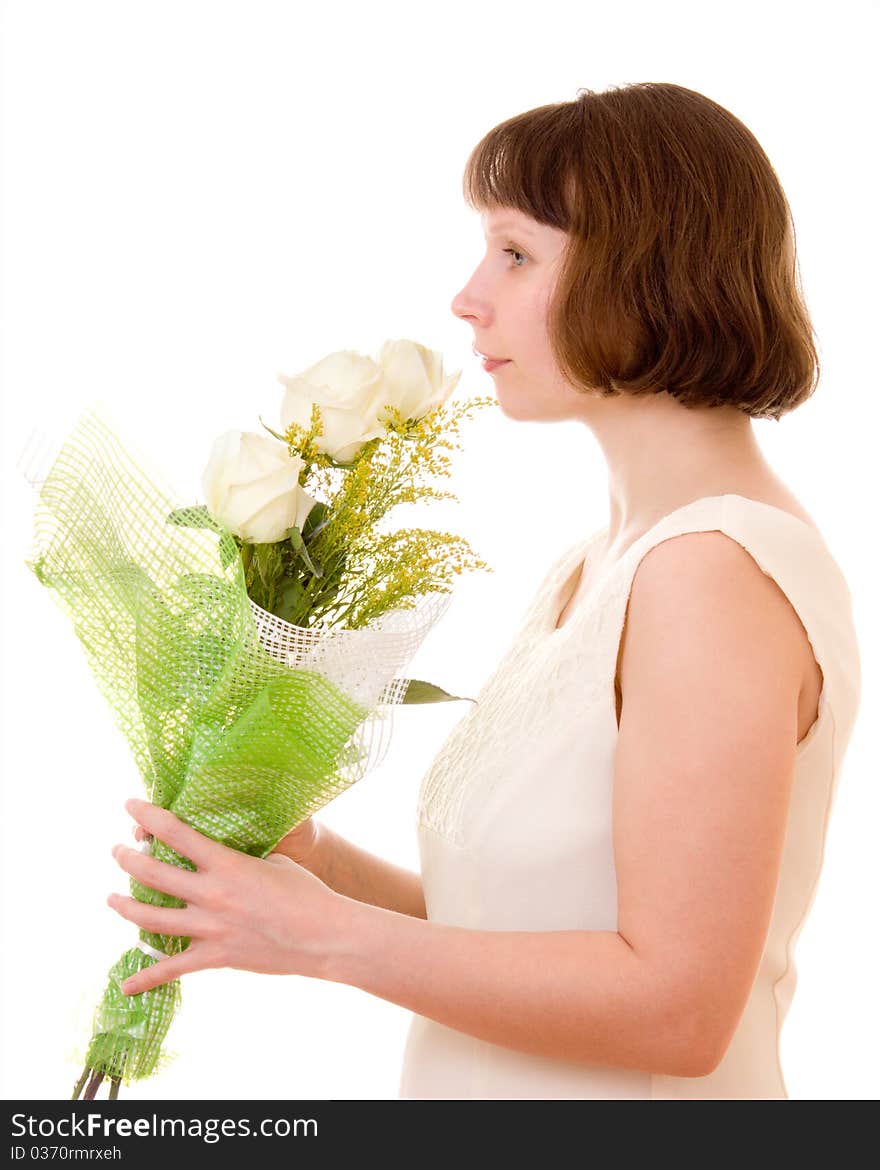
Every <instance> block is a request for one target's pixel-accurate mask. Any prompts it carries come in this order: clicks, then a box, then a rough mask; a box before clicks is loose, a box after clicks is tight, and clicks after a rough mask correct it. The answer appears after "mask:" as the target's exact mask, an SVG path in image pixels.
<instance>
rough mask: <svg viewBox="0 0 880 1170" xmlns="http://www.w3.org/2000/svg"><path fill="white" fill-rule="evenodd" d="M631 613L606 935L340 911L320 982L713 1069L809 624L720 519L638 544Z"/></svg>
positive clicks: (522, 1043) (755, 896)
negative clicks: (343, 927)
mask: <svg viewBox="0 0 880 1170" xmlns="http://www.w3.org/2000/svg"><path fill="white" fill-rule="evenodd" d="M628 614H629V616H628V628H627V634H626V638H625V640H624V643H623V651H622V665H621V691H622V694H623V707H622V711H621V720H620V729H619V739H618V744H617V751H616V755H615V776H614V797H613V824H614V853H615V866H616V874H617V892H618V921H617V926H618V929H617V931H548V932H545V933H534V932H519V931H496V932H493V931H485V930H470V929H465V928H461V927H457V926H450V925H445V924H443V923H438V922H416V921H415V920H414V919H405V918H402V917H401V916H399V915H395V914H392V913H389V912H388V911H383V910H377V909H375V908H372V907H365V906H356V905H354V904H350V905H349V907H348V911H349V919H350V921H349V926H348V930H349V939H348V946H347V948H346V949H345V950H344V951H342V950H340V951H337V952H336V953H335V955H334V956H332V957H331V958H330V961H329V967H328V972H329V974H328V976H327V977H328V978H331V979H335V980H338V981H340V982H344V983H349V984H352V985H354V986H357V987H360V988H362V989H363V990H365V991H368V992H370V993H371V994H373V995H378V996H380V997H381V998H383V999H387V1000H390V1001H391V1002H392V1003H396V1004H400V1005H401V1006H402V1007H405V1008H408V1009H409V1010H410V1011H413V1012H416V1013H418V1014H420V1015H423V1016H427V1017H429V1018H431V1019H433V1020H436V1021H437V1022H438V1023H440V1024H444V1025H446V1026H447V1027H450V1028H454V1029H456V1030H458V1031H461V1032H465V1033H467V1034H469V1035H472V1036H477V1037H479V1038H481V1039H483V1040H486V1041H488V1042H490V1043H493V1044H499V1045H504V1046H507V1047H510V1048H513V1049H517V1050H520V1051H523V1052H531V1053H536V1054H540V1055H545V1056H550V1057H555V1058H559V1059H570V1060H575V1061H585V1062H588V1063H596V1064H604V1065H610V1066H613V1067H620V1068H635V1069H644V1070H647V1071H652V1072H659V1073H667V1074H671V1075H677V1076H703V1075H707V1074H708V1073H709V1072H711V1071H712V1070H713V1069H714V1068H715V1067H716V1066H717V1065H718V1063H719V1062H720V1060H721V1059H722V1057H723V1055H724V1052H725V1051H726V1050H727V1047H728V1045H729V1043H730V1039H731V1037H732V1035H733V1033H734V1031H735V1029H736V1026H737V1024H738V1022H739V1020H740V1018H741V1015H742V1011H743V1009H744V1007H745V1004H746V1002H747V1000H748V996H749V993H750V990H751V987H752V984H753V982H754V978H755V975H756V972H757V970H758V966H759V964H760V960H761V955H762V953H763V949H764V945H765V942H766V938H767V932H768V929H769V923H770V917H771V914H772V910H773V904H774V898H775V893H776V885H777V881H778V876H779V868H780V864H781V858H782V851H783V846H784V841H785V833H786V824H787V820H788V810H789V803H790V795H791V786H792V780H793V776H794V764H795V751H796V740H797V706H798V695H799V692H800V686H801V681H802V677H803V645H804V640H805V634H804V631H803V629H802V627H801V625H800V622H799V620H798V617H797V615H796V613H795V612H794V610H793V609H792V607H791V605H790V604H789V603H788V601H787V599H786V597H785V595H784V594H783V593H782V592H781V590H780V589H779V588H778V586H777V585H776V584H775V583H774V581H773V580H772V578H770V577H768V576H766V575H765V574H763V573H762V572H761V570H760V569H759V568H758V566H757V565H756V564H755V562H754V561H753V560H752V558H751V557H750V555H749V554H748V553H747V552H746V551H745V550H743V549H742V548H741V547H740V546H739V545H738V544H736V543H735V542H734V541H732V540H730V539H729V538H728V537H726V536H725V535H723V534H722V533H718V532H705V533H702V532H701V533H698V534H687V535H683V536H681V537H676V538H675V539H674V540H673V539H671V540H668V541H666V542H664V543H662V544H660V545H657V546H656V547H655V548H654V549H652V550H650V552H649V553H648V554H647V555H646V556H645V558H644V559H643V561H642V562H641V565H640V567H639V569H638V570H637V572H636V574H635V579H634V585H633V590H632V594H631V598H630V602H629V611H628ZM584 782H585V783H587V782H588V778H587V777H585V780H584Z"/></svg>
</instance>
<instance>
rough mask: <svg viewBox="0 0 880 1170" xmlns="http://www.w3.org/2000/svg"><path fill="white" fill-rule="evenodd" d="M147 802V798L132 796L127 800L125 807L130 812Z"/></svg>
mask: <svg viewBox="0 0 880 1170" xmlns="http://www.w3.org/2000/svg"><path fill="white" fill-rule="evenodd" d="M146 803H147V802H146V801H145V800H139V799H138V798H137V797H136V796H132V797H130V798H129V799H128V800H127V801H126V802H125V807H126V808H127V809H128V811H129V812H135V811H136V810H137V809H139V808H140V807H141V806H142V805H144V804H146Z"/></svg>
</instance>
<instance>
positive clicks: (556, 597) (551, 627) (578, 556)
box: [544, 492, 824, 635]
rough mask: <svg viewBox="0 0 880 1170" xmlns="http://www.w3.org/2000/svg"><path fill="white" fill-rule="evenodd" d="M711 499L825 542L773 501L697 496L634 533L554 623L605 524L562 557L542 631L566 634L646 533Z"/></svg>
mask: <svg viewBox="0 0 880 1170" xmlns="http://www.w3.org/2000/svg"><path fill="white" fill-rule="evenodd" d="M710 500H712V501H714V500H742V501H744V502H745V503H746V504H752V505H754V506H755V507H757V508H765V509H769V511H771V512H775V513H777V514H778V515H779V516H785V517H787V519H789V520H792V521H794V523H795V524H797V525H798V526H799V527H801V528H804V529H806V530H807V531H808V532H810V533H812V534H813V536H814V537H817V538H818V539H819V540H821V541H822V543H823V544H824V538H823V536H822V533H821V532H820V531H819V530H818V528H815V527H814V526H813V525H812V524H808V523H807V522H806V520H802V519H801V518H800V516H795V514H794V512H789V511H788V509H787V508H780V507H777V505H776V504H768V503H767V502H766V501H765V500H756V499H754V498H753V497H752V496H741V495H738V494H737V493H736V492H723V493H722V494H720V495H715V496H698V497H697V499H695V500H689V501H688V503H686V504H682V505H680V507H678V508H673V510H672V511H671V512H667V513H666V515H665V516H661V517H660V519H659V520H657V521H656V522H655V523H654V524H652V525H651V527H650V528H647V529H645V531H644V532H643V533H642V535H641V536H637V537H636V539H635V540H633V541H631V542H630V543H629V544H628V545H627V547H626V548H625V549H624V550H623V552H622V553H621V554H620V555H619V556H618V557H617V559H616V560H614V561H613V562H612V563H611V564H610V565H609V566H608V568H607V569H606V571H605V572H604V573H603V574H602V577H601V579H599V580H596V581H593V582H592V584H591V586H590V589H589V591H588V593H587V595H586V597H584V598H582V599H581V601H580V602H579V604H578V605H576V606H575V608H574V610H573V611H571V612H570V613H569V615H568V617H567V618H566V619H565V621H564V622H563V623H562V625H561V626H557V624H556V623H557V622H558V621H559V618H560V614H561V612H562V608H563V607H562V606H561V605H560V604H559V603H560V601H561V599H562V598H563V597H565V596H566V593H567V592H568V588H569V586H570V585H571V580H572V577H574V575H575V572H576V570H577V569H578V566H579V565H581V566H582V571H586V569H587V567H588V563H589V560H588V554H589V552H590V549H591V548H592V546H593V543H594V542H595V541H596V540H598V539H599V537H600V536H602V535H603V533H607V532H608V525H606V526H605V527H604V528H600V529H599V530H598V531H597V532H594V533H593V534H592V536H591V537H590V538H589V540H587V541H586V542H583V543H579V544H577V545H575V546H574V548H572V549H571V550H570V551H571V554H572V556H573V557H574V558H575V559H574V560H569V558H568V557H565V559H564V561H563V568H562V572H563V573H564V577H563V578H562V580H561V581H560V580H559V578H558V577H557V578H556V585H555V586H554V587H553V588H552V589H551V590H550V599H549V602H548V604H547V606H546V607H545V611H544V617H545V622H544V625H545V632H546V633H547V634H548V635H553V634H563V633H565V631H566V630H567V629H568V628H569V626H571V625H573V624H574V622H575V621H576V619H577V618H578V617H579V615H580V613H581V611H582V610H584V609H585V608H586V602H587V601H588V599H589V598H590V597H591V596H592V595H593V594H594V593H595V591H596V587H597V585H599V584H600V582H601V581H602V580H604V579H605V578H606V577H608V576H609V575H610V574H611V573H612V572H614V570H615V569H616V568H617V567H618V565H620V564H622V563H623V562H624V561H625V560H626V558H627V557H628V556H629V553H630V551H631V550H632V549H633V548H634V547H635V546H636V545H637V544H638V543H639V542H640V541H642V540H644V539H645V537H646V536H649V535H650V534H651V533H652V532H654V531H655V529H657V528H659V527H660V526H661V524H665V523H666V522H667V521H668V520H670V519H671V518H672V517H673V516H677V515H678V514H679V512H684V511H686V510H687V509H688V508H694V507H696V505H697V504H704V503H707V502H708V501H710ZM566 566H568V567H569V569H570V571H569V572H567V573H565V567H566ZM575 588H577V586H575ZM570 599H571V594H570V593H569V594H568V599H567V600H566V602H565V605H567V604H568V600H570Z"/></svg>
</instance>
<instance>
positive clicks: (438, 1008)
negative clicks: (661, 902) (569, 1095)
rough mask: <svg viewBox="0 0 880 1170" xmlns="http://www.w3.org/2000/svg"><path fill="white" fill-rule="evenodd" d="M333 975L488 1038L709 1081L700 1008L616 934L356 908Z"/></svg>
mask: <svg viewBox="0 0 880 1170" xmlns="http://www.w3.org/2000/svg"><path fill="white" fill-rule="evenodd" d="M348 919H349V922H348V926H347V938H346V939H345V940H344V941H343V942H342V943H341V945H340V948H339V950H338V953H337V954H335V955H334V956H333V957H331V958H329V959H328V975H327V977H328V978H329V979H331V980H335V981H336V982H341V983H347V984H350V985H351V986H353V987H359V988H361V989H362V990H363V991H366V992H369V993H370V994H371V995H377V996H379V997H381V998H382V999H385V1000H388V1001H390V1002H391V1003H396V1004H399V1005H400V1006H401V1007H403V1008H407V1009H408V1010H410V1011H412V1012H416V1013H417V1014H419V1015H422V1016H427V1017H429V1018H430V1019H432V1020H436V1021H437V1022H438V1023H440V1024H444V1025H446V1027H449V1028H454V1029H456V1030H457V1031H460V1032H465V1033H467V1034H468V1035H471V1036H476V1037H478V1038H479V1039H481V1040H485V1041H488V1042H489V1043H491V1044H498V1045H502V1046H504V1047H508V1048H513V1049H517V1050H519V1051H521V1052H528V1053H534V1054H536V1055H541V1056H549V1057H552V1058H556V1059H560V1060H572V1061H580V1062H584V1063H587V1064H600V1065H608V1066H612V1067H617V1068H632V1069H641V1070H644V1071H649V1072H655V1073H665V1074H668V1075H673V1076H702V1075H705V1073H706V1072H707V1071H708V1070H707V1064H706V1055H705V1054H706V1043H705V1040H704V1030H703V1028H702V1026H701V1021H700V1019H699V1014H698V1013H697V1012H696V1011H695V1010H693V1009H692V1008H690V1006H689V1004H688V1003H687V1002H686V1001H683V1000H682V998H681V996H679V997H678V998H676V996H675V995H674V994H673V991H672V989H671V988H670V987H668V986H666V984H665V983H664V979H663V977H662V975H661V974H659V973H658V970H657V968H656V966H654V965H652V964H649V963H648V962H647V961H646V960H645V959H643V958H642V957H640V956H639V955H638V954H636V952H635V951H634V950H633V949H632V947H630V945H629V943H628V942H627V941H626V940H625V939H624V938H623V937H622V936H621V935H620V934H618V933H617V932H616V931H539V932H526V931H480V930H470V929H467V928H464V927H458V926H450V925H447V924H445V923H440V922H429V921H417V920H416V919H415V918H411V917H405V916H403V915H400V914H394V913H392V912H389V911H387V910H382V909H379V908H376V907H375V906H363V905H357V906H356V905H355V904H352V905H351V906H350V907H349V915H348Z"/></svg>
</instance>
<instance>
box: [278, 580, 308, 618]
mask: <svg viewBox="0 0 880 1170" xmlns="http://www.w3.org/2000/svg"><path fill="white" fill-rule="evenodd" d="M304 593H305V590H304V588H303V583H302V581H301V580H300V579H299V578H298V577H297V578H294V577H288V578H287V580H286V581H284V582H282V584H281V587H280V588H279V590H278V604H277V606H276V609H275V612H276V614H277V616H278V617H280V618H283V619H284V620H285V621H286V622H292V621H293V619H294V618H295V617H296V615H297V611H298V609H299V607H300V605H301V604H302V598H303V594H304Z"/></svg>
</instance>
